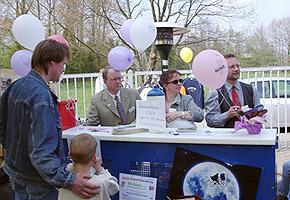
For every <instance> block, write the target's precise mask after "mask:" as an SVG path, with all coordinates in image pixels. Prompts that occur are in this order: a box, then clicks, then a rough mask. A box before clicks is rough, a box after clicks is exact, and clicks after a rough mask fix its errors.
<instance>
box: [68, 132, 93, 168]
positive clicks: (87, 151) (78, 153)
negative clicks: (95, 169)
mask: <svg viewBox="0 0 290 200" xmlns="http://www.w3.org/2000/svg"><path fill="white" fill-rule="evenodd" d="M96 147H97V142H96V140H95V138H94V137H93V136H92V135H90V134H87V133H81V134H79V135H77V136H75V137H74V138H73V139H72V141H71V143H70V156H71V158H72V160H73V161H74V162H75V163H78V164H88V163H89V162H90V161H91V160H92V159H93V156H94V155H95V153H96Z"/></svg>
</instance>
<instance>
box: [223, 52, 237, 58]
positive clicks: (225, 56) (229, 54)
mask: <svg viewBox="0 0 290 200" xmlns="http://www.w3.org/2000/svg"><path fill="white" fill-rule="evenodd" d="M224 58H225V59H227V58H237V56H236V55H235V54H233V53H226V54H224Z"/></svg>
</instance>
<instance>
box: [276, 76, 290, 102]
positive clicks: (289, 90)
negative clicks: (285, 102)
mask: <svg viewBox="0 0 290 200" xmlns="http://www.w3.org/2000/svg"><path fill="white" fill-rule="evenodd" d="M285 81H287V82H286V88H285ZM277 83H278V81H273V90H274V91H273V93H274V95H273V97H275V98H277V97H279V98H284V97H285V93H286V97H290V81H289V80H279V85H278V84H277Z"/></svg>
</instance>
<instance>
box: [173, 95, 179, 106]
mask: <svg viewBox="0 0 290 200" xmlns="http://www.w3.org/2000/svg"><path fill="white" fill-rule="evenodd" d="M173 104H177V105H180V104H181V94H180V93H178V94H177V95H176V96H175V99H174V102H173V103H172V105H173Z"/></svg>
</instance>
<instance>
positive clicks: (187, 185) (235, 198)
mask: <svg viewBox="0 0 290 200" xmlns="http://www.w3.org/2000/svg"><path fill="white" fill-rule="evenodd" d="M183 194H184V195H185V196H188V195H197V196H199V197H200V198H201V199H202V200H239V199H240V188H239V183H238V181H237V179H236V177H235V175H234V174H233V173H232V172H231V171H230V170H229V169H228V168H227V167H225V166H223V165H221V164H219V163H216V162H202V163H198V164H196V165H194V166H193V167H192V168H190V169H189V170H188V172H187V173H186V175H185V177H184V179H183Z"/></svg>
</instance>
